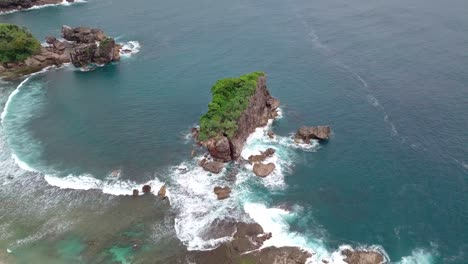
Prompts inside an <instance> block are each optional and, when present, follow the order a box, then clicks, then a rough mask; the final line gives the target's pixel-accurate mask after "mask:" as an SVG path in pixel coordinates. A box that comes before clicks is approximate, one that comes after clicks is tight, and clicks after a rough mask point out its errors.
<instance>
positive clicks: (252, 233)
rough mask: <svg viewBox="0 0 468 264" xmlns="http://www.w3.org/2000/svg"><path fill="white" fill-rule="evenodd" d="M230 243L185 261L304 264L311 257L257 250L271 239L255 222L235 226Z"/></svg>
mask: <svg viewBox="0 0 468 264" xmlns="http://www.w3.org/2000/svg"><path fill="white" fill-rule="evenodd" d="M235 226H236V230H237V231H236V233H235V234H234V236H233V239H232V241H229V242H226V243H224V244H222V245H220V246H219V247H217V248H216V249H213V250H209V251H192V252H189V255H188V257H187V259H188V260H190V261H192V262H195V263H203V264H220V263H233V264H237V263H256V264H272V263H281V264H283V263H284V264H303V263H305V261H306V260H307V258H309V257H310V256H311V254H310V253H309V252H306V251H303V250H301V249H300V248H296V247H281V248H276V247H268V248H264V249H261V250H259V248H260V247H261V246H262V245H263V242H264V241H266V240H268V239H269V238H271V233H264V231H263V228H262V227H261V226H260V225H259V224H256V223H237V224H235Z"/></svg>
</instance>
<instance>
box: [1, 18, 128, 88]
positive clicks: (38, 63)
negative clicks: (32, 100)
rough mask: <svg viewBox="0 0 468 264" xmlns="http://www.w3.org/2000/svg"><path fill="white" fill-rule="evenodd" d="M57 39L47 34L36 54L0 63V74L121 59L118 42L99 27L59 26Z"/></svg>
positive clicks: (9, 76) (8, 76)
mask: <svg viewBox="0 0 468 264" xmlns="http://www.w3.org/2000/svg"><path fill="white" fill-rule="evenodd" d="M62 36H63V38H64V39H65V40H64V41H60V40H58V39H57V38H55V37H53V36H48V37H46V43H47V44H48V46H47V47H41V50H40V52H39V53H38V54H36V55H33V56H31V57H29V58H27V59H26V60H25V61H22V62H14V63H4V64H1V63H0V76H3V77H5V78H6V79H14V78H17V77H20V76H23V75H26V74H30V73H33V72H37V71H40V70H41V69H43V68H46V67H49V66H54V65H55V66H61V65H63V64H65V63H69V62H71V63H72V64H73V65H74V66H76V67H85V68H86V67H88V66H89V65H104V64H108V63H110V62H113V61H118V60H119V59H120V49H121V47H120V45H118V44H116V43H115V40H114V39H113V38H109V37H107V36H106V35H105V34H104V32H103V31H102V30H100V29H91V28H86V27H77V28H72V27H69V26H63V27H62Z"/></svg>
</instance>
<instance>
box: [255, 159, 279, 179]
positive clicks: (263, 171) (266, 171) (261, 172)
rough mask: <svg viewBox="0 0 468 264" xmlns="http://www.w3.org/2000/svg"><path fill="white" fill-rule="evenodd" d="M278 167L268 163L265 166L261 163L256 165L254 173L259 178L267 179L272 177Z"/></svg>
mask: <svg viewBox="0 0 468 264" xmlns="http://www.w3.org/2000/svg"><path fill="white" fill-rule="evenodd" d="M275 168H276V166H275V164H274V163H271V162H270V163H267V164H263V163H261V162H257V163H255V164H254V166H253V172H254V173H255V175H257V176H258V177H262V178H263V177H266V176H268V175H270V174H271V173H272V172H273V171H274V170H275Z"/></svg>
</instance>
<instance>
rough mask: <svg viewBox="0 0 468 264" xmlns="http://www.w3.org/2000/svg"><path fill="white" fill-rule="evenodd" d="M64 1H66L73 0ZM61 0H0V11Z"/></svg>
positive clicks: (55, 3)
mask: <svg viewBox="0 0 468 264" xmlns="http://www.w3.org/2000/svg"><path fill="white" fill-rule="evenodd" d="M65 1H66V2H67V3H73V2H75V0H65ZM63 2H64V1H63V0H1V1H0V13H5V12H12V11H20V10H26V9H29V8H31V7H35V6H45V5H57V4H60V3H63Z"/></svg>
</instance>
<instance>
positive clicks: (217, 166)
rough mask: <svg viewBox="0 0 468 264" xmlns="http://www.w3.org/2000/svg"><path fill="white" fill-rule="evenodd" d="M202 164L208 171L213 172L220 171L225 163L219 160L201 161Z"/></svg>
mask: <svg viewBox="0 0 468 264" xmlns="http://www.w3.org/2000/svg"><path fill="white" fill-rule="evenodd" d="M200 165H201V166H202V168H203V169H204V170H206V171H209V172H212V173H216V174H218V173H220V172H221V171H222V170H223V168H224V163H222V162H219V161H206V160H205V161H203V160H202V161H201V162H200Z"/></svg>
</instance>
